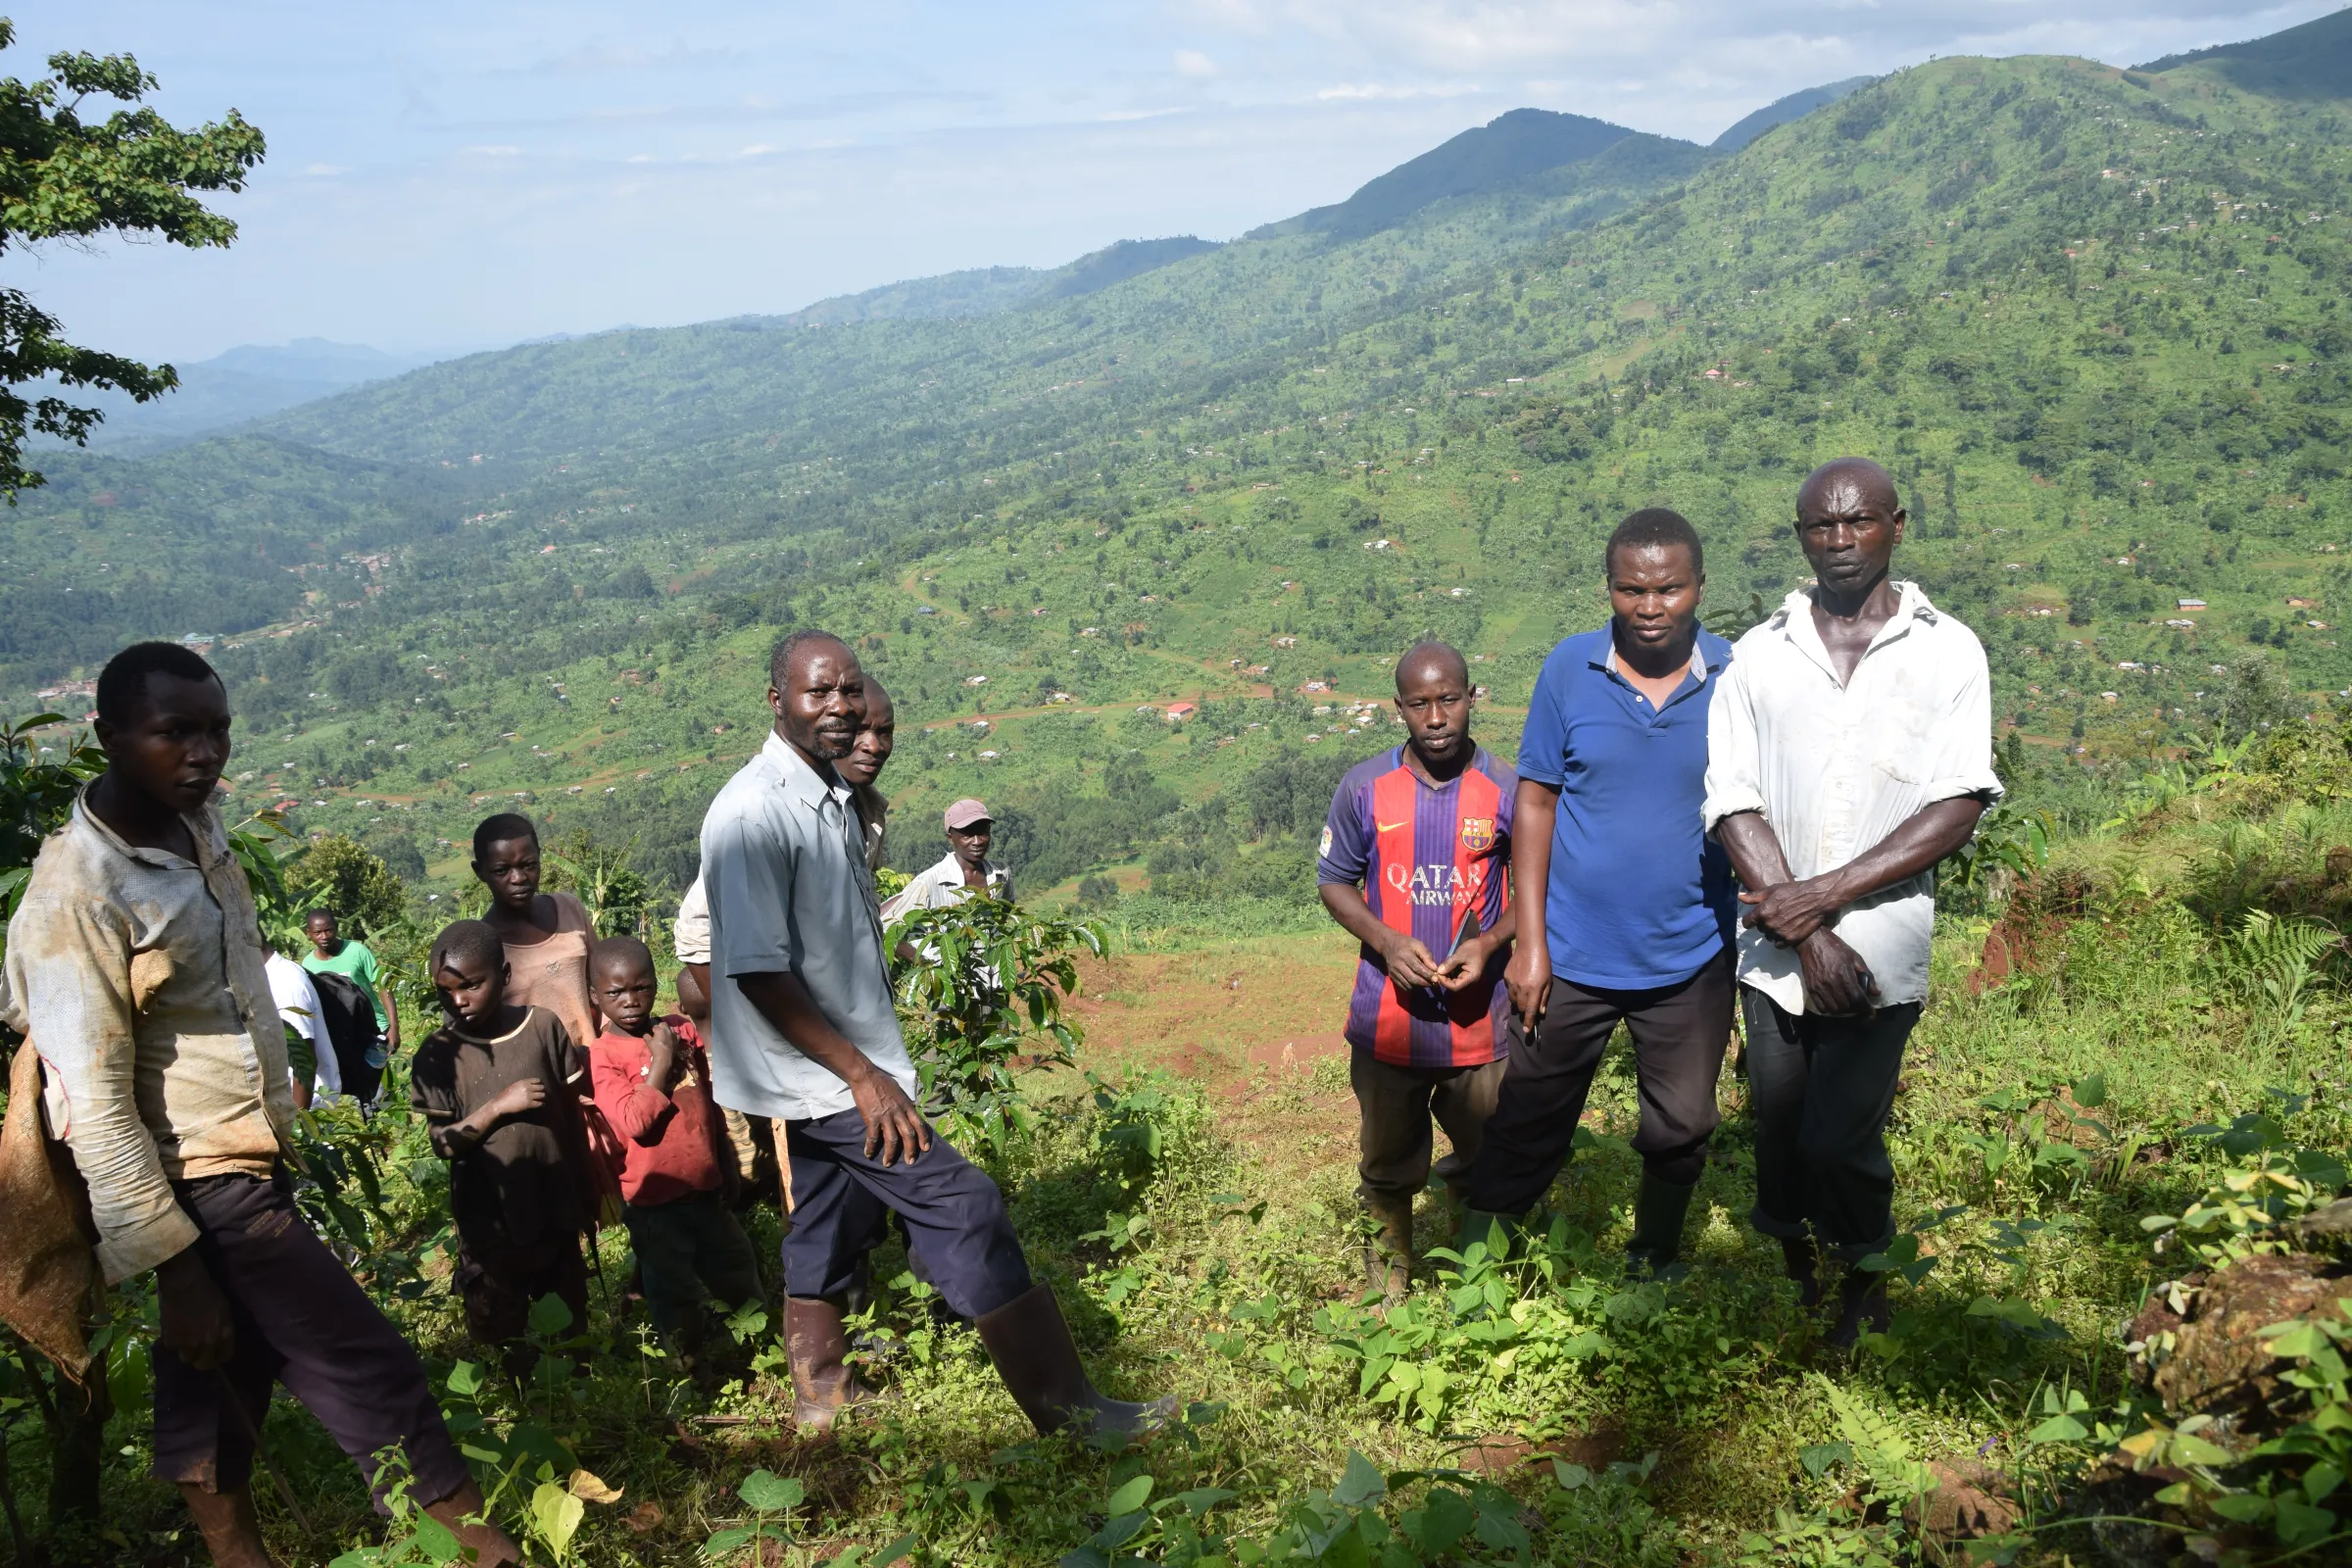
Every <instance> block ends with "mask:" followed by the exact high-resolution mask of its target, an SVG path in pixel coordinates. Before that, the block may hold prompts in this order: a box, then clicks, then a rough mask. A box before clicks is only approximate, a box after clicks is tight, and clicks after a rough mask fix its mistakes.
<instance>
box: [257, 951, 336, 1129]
mask: <svg viewBox="0 0 2352 1568" xmlns="http://www.w3.org/2000/svg"><path fill="white" fill-rule="evenodd" d="M266 967H267V968H268V970H269V972H270V1000H271V1001H272V1002H275V1003H276V1004H277V1015H278V1017H280V1018H281V1019H283V1020H285V1025H286V1027H287V1028H289V1029H291V1030H293V1031H294V1032H295V1033H296V1034H298V1035H300V1036H302V1038H303V1039H305V1040H308V1041H309V1042H310V1043H311V1054H312V1055H313V1057H314V1058H315V1059H316V1061H317V1063H318V1070H317V1073H316V1075H315V1076H316V1079H317V1082H318V1086H319V1095H320V1096H321V1097H323V1098H325V1099H330V1100H331V1099H333V1098H334V1097H335V1096H337V1095H339V1094H341V1093H342V1092H343V1067H342V1064H341V1063H340V1062H338V1061H336V1060H335V1043H334V1042H333V1041H332V1040H329V1039H328V1038H327V1037H326V1024H325V1021H324V1020H325V1017H326V1011H325V1009H324V1008H323V1007H321V1006H320V1005H319V988H318V987H317V986H315V985H313V984H312V983H311V971H310V970H308V969H305V968H304V967H303V966H302V965H301V964H299V963H296V962H295V961H294V960H293V959H292V958H289V957H287V956H285V955H284V954H282V953H272V954H270V958H269V962H268V964H267V965H266ZM306 1087H307V1086H306Z"/></svg>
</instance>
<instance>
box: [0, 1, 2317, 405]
mask: <svg viewBox="0 0 2352 1568" xmlns="http://www.w3.org/2000/svg"><path fill="white" fill-rule="evenodd" d="M2341 3H2342V0H2289V3H2285V4H2276V3H2271V4H2264V3H2247V0H1818V3H1812V4H1795V3H1789V0H1551V3H1507V0H1087V3H1083V4H1081V3H1069V0H1039V3H1033V4H1020V5H1012V4H1002V3H999V4H988V3H979V4H975V3H973V0H959V3H946V4H940V3H928V0H864V3H862V4H858V5H841V4H834V5H809V4H803V3H797V0H767V3H764V4H756V3H725V0H666V3H664V4H662V5H659V6H649V5H645V4H642V3H636V4H618V3H613V0H571V3H567V4H562V5H557V4H544V3H543V4H512V3H506V0H471V3H466V4H454V3H449V0H407V3H404V4H401V5H396V6H388V5H373V6H355V5H321V4H319V3H318V0H300V3H292V0H256V3H249V4H220V3H208V0H71V3H59V0H40V3H37V4H32V5H29V6H26V7H22V8H19V9H16V10H15V11H14V15H15V17H16V21H17V25H18V43H17V46H16V47H15V48H14V49H12V50H10V51H8V53H7V54H6V55H5V56H0V74H5V75H13V76H17V77H20V78H22V77H27V76H31V75H34V74H37V73H40V72H41V71H42V70H43V69H44V68H43V66H42V64H41V63H42V61H43V60H45V59H46V57H47V56H48V55H49V54H50V53H52V52H53V51H56V50H60V49H72V50H88V51H90V52H93V53H101V54H113V53H129V54H133V55H135V56H136V57H137V58H138V60H139V62H140V64H141V65H142V66H143V67H144V68H145V69H147V70H148V71H150V72H152V73H154V74H155V75H156V76H157V77H158V78H160V80H161V87H160V89H159V90H158V91H157V93H156V94H155V95H154V97H153V99H152V101H153V103H154V104H155V105H156V107H157V108H159V109H160V110H161V111H162V112H163V113H164V114H166V115H167V116H168V117H170V118H171V119H172V120H173V121H174V122H175V123H181V124H193V123H199V122H202V121H207V120H211V119H215V118H217V117H218V116H220V115H221V114H222V113H224V112H225V111H227V110H229V109H232V108H233V109H235V110H237V111H238V112H240V113H242V114H243V115H244V116H245V118H246V119H248V120H249V121H252V122H253V123H256V124H258V125H259V126H260V127H261V128H262V129H263V131H264V133H265V134H266V135H267V136H268V138H269V147H270V152H269V158H268V160H267V162H265V163H264V164H263V166H262V167H261V168H260V170H258V171H257V172H255V174H254V176H253V178H252V180H251V181H250V183H249V184H248V186H247V188H246V189H245V190H244V191H242V192H240V193H237V194H233V195H224V196H221V197H219V198H217V199H216V201H215V205H216V206H217V207H218V208H219V209H220V210H221V211H222V212H224V213H226V214H227V215H228V216H230V217H232V218H233V219H235V220H236V221H237V223H238V225H239V234H238V237H237V240H236V243H235V244H234V246H233V247H231V248H230V249H228V250H226V251H201V252H191V251H187V250H182V249H179V248H176V247H172V246H169V245H163V244H157V243H150V242H138V243H132V242H125V241H115V242H108V243H103V244H99V245H96V246H94V247H86V248H71V247H64V246H51V247H43V248H38V249H34V250H29V251H28V250H19V249H12V250H10V251H8V252H7V253H5V254H4V255H0V284H7V285H11V286H15V287H19V288H24V289H25V290H27V291H28V292H29V293H30V294H31V295H32V296H33V298H34V300H35V301H36V303H38V304H40V305H41V306H42V307H43V308H45V309H47V310H49V311H51V312H53V313H54V314H56V315H58V316H59V317H61V318H62V319H64V321H65V322H66V325H67V329H68V335H69V336H70V337H71V338H73V339H74V340H75V341H79V342H84V343H88V344H90V345H92V346H95V347H101V348H106V349H111V350H114V351H117V352H121V353H126V354H132V355H135V356H138V357H140V358H143V359H147V360H150V361H153V360H161V359H169V360H176V361H177V362H178V363H180V364H183V365H184V364H187V363H189V362H191V361H195V360H201V359H204V358H206V357H208V356H210V355H213V354H216V353H218V352H220V351H221V350H222V349H225V348H228V347H230V346H232V345H236V344H241V343H282V342H286V341H288V340H290V339H293V338H298V337H326V338H330V339H334V340H337V341H341V342H350V343H368V344H371V345H374V346H375V347H378V348H382V349H385V350H388V351H391V352H394V353H401V354H417V353H431V354H446V353H456V352H462V351H466V350H469V349H475V348H485V347H494V346H499V345H504V344H508V343H513V342H517V341H521V340H524V339H527V338H532V337H538V336H544V335H547V334H550V333H557V332H586V331H595V330H599V329H602V328H606V327H612V326H617V325H622V324H634V325H640V326H663V325H672V324H677V323H681V322H687V321H698V320H709V319H716V318H722V317H728V316H737V315H744V314H770V313H778V312H785V311H791V310H796V309H798V308H800V307H802V306H804V305H808V304H809V303H811V302H813V301H815V300H818V299H822V298H825V297H827V296H830V295H834V294H842V293H853V292H856V291H858V290H860V289H865V288H871V287H874V286H877V285H879V284H882V283H887V282H891V281H894V280H897V279H900V278H906V277H917V276H923V275H926V274H930V273H935V272H942V271H949V270H956V269H958V268H967V267H984V266H1032V267H1053V266H1058V265H1059V264H1061V263H1063V262H1066V261H1069V260H1071V259H1073V258H1074V257H1077V256H1079V255H1082V254H1084V253H1085V252H1088V251H1091V250H1095V249H1098V248H1100V247H1102V246H1103V245H1106V244H1109V243H1111V242H1112V241H1114V240H1118V239H1122V238H1152V237H1157V236H1161V235H1169V234H1198V235H1201V237H1203V238H1207V239H1218V240H1222V239H1230V238H1232V237H1233V236H1235V235H1237V234H1239V233H1240V232H1242V231H1243V230H1245V229H1248V228H1250V227H1253V226H1255V225H1257V224H1259V223H1263V222H1268V221H1273V220H1276V219H1280V218H1284V217H1288V216H1289V215H1291V214H1293V213H1296V212H1299V211H1302V210H1304V209H1306V208H1308V207H1314V206H1320V205H1322V204H1324V203H1327V202H1332V201H1337V200H1340V199H1342V198H1344V197H1345V196H1347V194H1348V192H1349V191H1351V190H1353V189H1354V188H1355V187H1356V186H1358V185H1360V184H1362V183H1363V182H1364V181H1365V180H1366V179H1369V178H1371V177H1372V176H1373V175H1375V174H1378V173H1380V172H1382V171H1384V170H1387V169H1389V168H1392V167H1394V166H1395V165H1397V164H1398V163H1401V162H1403V161H1404V160H1405V159H1408V158H1410V157H1412V156H1414V155H1415V154H1417V153H1420V152H1423V151H1426V150H1427V149H1429V148H1430V147H1433V146H1435V145H1437V144H1438V143H1439V142H1441V141H1443V140H1445V139H1446V137H1448V136H1450V135H1453V134H1455V133H1456V132H1459V131H1461V130H1464V129H1467V128H1469V127H1470V126H1472V125H1477V124H1482V123H1485V122H1487V121H1489V120H1491V119H1493V118H1494V117H1495V116H1496V115H1498V114H1501V113H1502V112H1503V111H1505V110H1508V109H1514V108H1519V107H1523V106H1529V105H1532V106H1535V107H1538V108H1544V109H1556V110H1567V111H1572V112H1575V113H1578V114H1586V115H1593V116H1596V117H1598V118H1600V119H1604V120H1610V121H1614V122H1616V123H1620V124H1624V125H1630V126H1632V127H1634V128H1635V129H1638V130H1645V131H1651V132H1655V133H1658V134H1662V135H1670V136H1682V137H1687V138H1690V139H1691V140H1696V141H1708V140H1711V139H1713V138H1714V136H1715V135H1716V134H1718V133H1719V132H1720V131H1722V130H1723V129H1724V127H1726V126H1727V125H1729V124H1731V123H1733V122H1734V121H1736V120H1738V119H1740V117H1741V116H1743V115H1745V114H1746V113H1747V112H1748V111H1750V110H1752V109H1755V108H1757V107H1759V106H1760V105H1763V104H1765V103H1769V102H1771V101H1772V100H1773V99H1775V98H1779V97H1781V96H1783V95H1785V94H1787V93H1790V92H1794V91H1797V90H1799V89H1801V88H1804V87H1809V86H1814V85H1817V84H1819V83H1822V82H1827V81H1834V80H1838V79H1839V78H1841V77H1845V76H1851V75H1857V74H1862V73H1884V72H1887V71H1892V70H1895V69H1897V68H1899V67H1902V66H1906V65H1912V64H1916V63H1918V62H1921V61H1924V60H1926V59H1928V58H1930V57H1931V56H1946V55H1960V54H1985V55H2009V54H2072V55H2083V56H2088V57H2090V58H2093V59H2098V60H2104V61H2107V62H2110V63H2112V64H2117V65H2129V64H2133V63H2137V62H2140V61H2144V60H2149V59H2153V58H2155V57H2157V56H2161V55H2164V54H2167V53H2170V52H2173V51H2176V50H2181V49H2190V48H2198V47H2202V46H2204V45H2208V44H2214V43H2225V42H2230V41H2234V40H2237V39H2242V38H2249V37H2257V36H2260V35H2262V34H2264V33H2268V32H2274V31H2277V30H2278V29H2279V28H2281V27H2286V26H2291V25H2295V24H2297V23H2300V22H2306V21H2309V20H2311V19H2312V18H2314V17H2317V16H2321V15H2325V14H2327V12H2330V11H2333V10H2335V9H2337V8H2338V7H2339V5H2340V4H2341Z"/></svg>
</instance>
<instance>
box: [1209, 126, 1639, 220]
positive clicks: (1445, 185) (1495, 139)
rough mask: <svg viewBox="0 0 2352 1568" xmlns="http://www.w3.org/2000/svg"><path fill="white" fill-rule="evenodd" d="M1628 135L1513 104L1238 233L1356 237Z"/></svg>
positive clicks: (1574, 160)
mask: <svg viewBox="0 0 2352 1568" xmlns="http://www.w3.org/2000/svg"><path fill="white" fill-rule="evenodd" d="M1633 134H1635V133H1634V132H1633V131H1632V130H1630V129H1628V128H1627V127H1625V126H1623V125H1613V124H1611V123H1608V122H1607V121H1605V120H1593V119H1591V118H1590V117H1588V116H1585V115H1564V114H1557V113H1554V112H1553V111H1551V110H1548V109H1514V110H1511V111H1510V112H1509V113H1508V114H1503V115H1497V116H1496V117H1495V119H1493V120H1490V121H1489V122H1487V123H1485V124H1483V125H1479V126H1475V127H1473V128H1472V129H1469V130H1465V131H1463V132H1462V133H1461V134H1460V135H1458V136H1454V137H1450V138H1448V139H1447V140H1446V141H1444V142H1441V143H1439V144H1438V145H1437V146H1435V147H1433V148H1431V149H1430V150H1429V151H1428V152H1425V153H1423V154H1422V155H1421V156H1420V157H1418V158H1413V159H1408V160H1407V161H1406V162H1404V163H1401V164H1398V165H1397V167H1396V168H1395V169H1392V170H1390V171H1389V172H1387V173H1385V174H1382V175H1379V176H1378V177H1376V178H1373V179H1370V180H1367V181H1365V182H1364V184H1363V185H1362V186H1361V187H1360V188H1358V189H1357V191H1356V192H1355V194H1354V195H1352V196H1350V197H1348V199H1347V200H1346V201H1344V202H1335V203H1333V204H1332V205H1331V206H1329V207H1317V208H1313V209H1310V210H1309V211H1307V212H1303V213H1300V214H1299V216H1298V217H1296V218H1286V219H1284V220H1282V221H1280V222H1275V223H1265V224H1261V225H1259V226H1258V227H1256V228H1253V229H1251V230H1250V231H1249V232H1248V233H1247V234H1244V235H1243V236H1242V237H1243V238H1244V239H1279V238H1281V237H1283V236H1284V235H1287V234H1325V235H1329V236H1330V237H1332V238H1334V239H1361V238H1362V237H1363V236H1365V235H1367V234H1373V233H1378V232H1379V231H1380V230H1382V229H1384V228H1394V227H1396V226H1397V224H1398V223H1401V222H1403V221H1405V220H1406V219H1408V218H1410V217H1412V216H1413V215H1414V214H1415V213H1417V212H1420V211H1421V210H1422V209H1423V208H1426V207H1432V206H1435V205H1436V204H1437V203H1439V202H1442V201H1446V200H1448V199H1450V198H1454V197H1460V196H1471V195H1477V194H1480V193H1482V192H1486V191H1491V190H1495V189H1498V188H1500V187H1504V186H1508V185H1513V184H1516V183H1518V182H1519V181H1521V180H1524V179H1528V178H1530V177H1532V176H1534V175H1537V174H1541V173H1544V172H1546V171H1548V170H1553V169H1558V168H1560V167H1562V166H1563V165H1568V164H1580V163H1583V162H1584V161H1585V160H1586V159H1588V158H1593V157H1597V156H1598V155H1599V154H1601V153H1603V152H1606V151H1607V150H1608V149H1609V148H1610V147H1612V146H1614V145H1615V144H1616V143H1618V142H1620V141H1623V140H1624V139H1625V138H1626V137H1628V136H1631V135H1633Z"/></svg>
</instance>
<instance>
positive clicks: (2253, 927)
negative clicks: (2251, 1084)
mask: <svg viewBox="0 0 2352 1568" xmlns="http://www.w3.org/2000/svg"><path fill="white" fill-rule="evenodd" d="M2343 945H2344V939H2343V936H2342V934H2341V933H2340V932H2338V931H2337V930H2336V929H2335V927H2333V926H2331V925H2328V924H2327V922H2326V921H2324V920H2314V919H2309V918H2304V917H2282V916H2279V915H2275V914H2272V913H2270V912H2269V911H2268V910H2264V909H2249V910H2247V911H2246V917H2245V919H2244V920H2242V921H2240V922H2239V924H2238V927H2237V929H2236V930H2234V931H2231V932H2229V933H2228V934H2227V935H2225V936H2224V937H2223V938H2222V941H2221V943H2220V945H2219V947H2218V948H2217V950H2216V953H2215V968H2216V971H2217V978H2218V979H2219V980H2220V982H2221V984H2222V987H2223V989H2225V990H2227V991H2229V992H2230V993H2232V994H2234V995H2235V996H2237V997H2238V998H2239V999H2240V1000H2241V1001H2242V1002H2244V1003H2245V1004H2246V1005H2247V1006H2249V1007H2252V1008H2254V1009H2256V1010H2257V1011H2259V1012H2262V1013H2265V1014H2267V1015H2269V1017H2270V1018H2271V1019H2272V1021H2274V1022H2276V1023H2278V1024H2281V1025H2284V1026H2285V1027H2287V1028H2292V1027H2294V1026H2295V1025H2296V1024H2299V1023H2301V1022H2302V1021H2303V1010H2304V1008H2305V1007H2306V1006H2307V1005H2309V1003H2310V1000H2311V991H2312V987H2313V985H2314V984H2315V983H2316V982H2317V981H2318V980H2319V978H2320V974H2321V968H2322V965H2323V964H2324V963H2325V961H2326V960H2327V957H2328V956H2329V955H2330V954H2332V953H2335V952H2339V951H2341V950H2342V948H2343Z"/></svg>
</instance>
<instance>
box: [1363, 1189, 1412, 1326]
mask: <svg viewBox="0 0 2352 1568" xmlns="http://www.w3.org/2000/svg"><path fill="white" fill-rule="evenodd" d="M1363 1205H1364V1217H1365V1218H1366V1219H1367V1220H1369V1221H1371V1224H1372V1234H1371V1235H1369V1236H1367V1237H1365V1238H1364V1288H1365V1289H1366V1290H1370V1291H1377V1292H1379V1293H1380V1295H1381V1297H1382V1298H1383V1299H1386V1300H1388V1301H1391V1302H1396V1301H1401V1300H1403V1299H1404V1296H1405V1293H1406V1292H1407V1291H1409V1290H1411V1289H1412V1288H1413V1201H1412V1200H1411V1199H1409V1198H1366V1199H1365V1200H1363Z"/></svg>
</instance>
